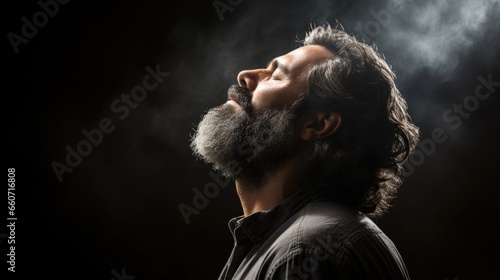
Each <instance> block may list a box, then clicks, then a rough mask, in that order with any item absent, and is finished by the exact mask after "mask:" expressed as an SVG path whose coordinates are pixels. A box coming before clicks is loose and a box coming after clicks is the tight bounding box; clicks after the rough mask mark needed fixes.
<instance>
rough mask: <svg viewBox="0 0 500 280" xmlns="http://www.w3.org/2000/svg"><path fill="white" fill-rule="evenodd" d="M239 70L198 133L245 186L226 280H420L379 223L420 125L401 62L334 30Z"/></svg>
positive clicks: (318, 30) (315, 31)
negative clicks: (400, 77)
mask: <svg viewBox="0 0 500 280" xmlns="http://www.w3.org/2000/svg"><path fill="white" fill-rule="evenodd" d="M301 43H302V46H301V47H299V48H297V49H295V50H293V51H291V52H289V53H287V54H284V55H282V56H279V57H277V58H275V59H273V60H272V61H271V62H270V63H269V64H268V65H267V67H266V68H263V69H255V70H247V71H242V72H241V73H239V75H238V77H237V79H238V85H234V86H231V87H230V89H229V91H228V101H227V102H226V103H225V104H223V105H221V106H218V107H216V108H213V109H211V110H209V111H208V112H207V114H206V115H205V116H204V117H203V119H202V120H201V122H200V124H199V125H198V127H197V130H196V133H195V134H194V135H193V138H192V142H191V147H192V149H193V151H194V153H195V155H196V156H198V157H199V158H201V159H203V160H205V161H206V162H208V163H210V164H212V165H213V167H214V168H215V169H216V170H219V171H221V172H222V173H223V174H224V175H226V176H228V177H230V178H233V179H234V180H235V184H236V189H237V193H238V195H239V198H240V201H241V205H242V208H243V215H242V216H239V217H235V218H233V219H231V220H230V221H229V227H230V230H231V234H232V235H233V237H234V242H235V243H234V244H235V245H234V248H233V251H232V253H231V256H230V257H229V260H228V262H227V264H226V265H225V267H224V268H223V271H222V272H221V274H220V277H219V279H238V280H242V279H409V276H408V272H407V269H406V267H405V264H404V262H403V260H402V258H401V256H400V255H399V253H398V251H397V249H396V247H395V245H394V244H393V242H392V241H391V240H390V239H389V238H388V237H387V236H386V235H385V234H384V233H383V232H382V231H381V230H380V229H379V228H378V227H377V225H376V224H375V223H374V222H372V221H371V219H370V218H373V217H380V216H381V215H382V214H384V213H385V212H386V211H387V209H388V208H389V206H390V201H391V199H392V198H393V197H394V196H395V194H396V190H397V189H398V187H399V185H400V184H401V180H400V175H401V171H402V163H403V161H404V160H405V159H406V158H407V157H408V154H409V153H411V152H412V150H413V149H414V147H415V145H416V143H417V140H418V134H419V131H418V128H417V127H416V126H415V125H414V124H412V122H411V119H410V117H409V116H408V113H407V104H406V102H405V100H404V99H403V97H402V95H401V94H400V92H399V91H398V89H397V88H396V85H395V81H394V80H395V75H394V73H393V72H392V70H391V68H390V66H389V65H388V64H387V63H386V62H385V61H384V60H383V58H382V57H381V56H379V55H378V54H377V52H376V51H375V50H374V49H372V48H371V47H370V46H368V45H366V44H364V43H361V42H357V41H356V39H355V38H353V37H350V36H349V35H348V34H346V33H345V32H344V31H343V30H339V29H337V28H332V27H331V26H329V25H325V26H318V27H314V28H312V30H310V32H308V33H307V35H306V37H305V39H304V40H303V41H302V42H301Z"/></svg>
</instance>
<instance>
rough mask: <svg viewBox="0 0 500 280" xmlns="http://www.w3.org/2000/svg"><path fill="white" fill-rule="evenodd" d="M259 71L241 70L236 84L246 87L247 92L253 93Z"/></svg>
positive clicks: (258, 78)
mask: <svg viewBox="0 0 500 280" xmlns="http://www.w3.org/2000/svg"><path fill="white" fill-rule="evenodd" d="M260 73H262V71H261V69H254V70H243V71H241V72H240V73H239V74H238V77H237V79H238V84H239V85H240V86H242V87H246V88H247V89H248V90H249V91H254V90H255V88H257V85H258V84H259V81H260V76H261V74H260Z"/></svg>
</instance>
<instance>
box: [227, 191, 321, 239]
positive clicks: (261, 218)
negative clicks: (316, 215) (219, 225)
mask: <svg viewBox="0 0 500 280" xmlns="http://www.w3.org/2000/svg"><path fill="white" fill-rule="evenodd" d="M320 195H321V192H320V191H319V190H318V189H317V188H315V187H313V186H306V187H304V188H303V189H302V190H300V191H298V192H296V193H295V194H293V195H291V196H290V197H288V198H287V199H285V200H283V201H282V202H280V203H279V204H277V205H275V206H274V207H273V208H271V209H269V210H261V211H258V212H255V213H253V214H251V215H249V216H247V217H245V216H237V217H234V218H232V219H231V220H229V223H228V226H229V229H230V231H231V234H232V235H233V238H234V242H235V243H237V244H242V243H247V242H252V243H254V244H257V243H260V242H262V241H263V240H266V239H267V238H268V237H269V235H270V234H271V233H273V232H274V231H275V230H276V229H277V228H278V227H279V226H281V224H283V223H284V222H285V221H286V220H288V219H289V218H290V217H291V216H292V215H294V214H295V213H297V212H298V211H299V210H300V209H302V208H303V207H304V206H305V205H306V204H308V203H309V202H311V201H313V200H314V199H316V198H317V197H319V196H320Z"/></svg>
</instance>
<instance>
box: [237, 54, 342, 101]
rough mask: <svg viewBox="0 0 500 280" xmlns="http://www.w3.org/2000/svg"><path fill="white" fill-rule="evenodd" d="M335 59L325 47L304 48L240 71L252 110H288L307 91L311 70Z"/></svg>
mask: <svg viewBox="0 0 500 280" xmlns="http://www.w3.org/2000/svg"><path fill="white" fill-rule="evenodd" d="M334 57H335V56H334V55H333V54H332V53H331V52H330V51H328V50H327V49H326V48H324V47H322V46H318V45H310V46H304V47H301V48H298V49H295V50H293V51H291V52H289V53H287V54H285V55H282V56H279V57H277V58H275V59H273V60H271V61H270V62H269V64H268V66H267V67H266V68H262V69H253V70H244V71H241V72H240V73H239V75H238V84H239V85H240V86H242V87H245V88H247V89H248V91H250V93H251V107H252V109H253V110H256V111H259V110H265V109H270V108H276V109H279V108H286V107H289V106H291V105H292V104H293V103H294V102H295V101H296V100H297V99H299V97H300V95H301V94H303V93H304V92H305V91H306V90H307V77H308V74H309V70H311V68H312V67H313V66H315V65H318V64H320V63H322V62H324V61H325V60H327V59H333V58H334ZM230 103H232V102H230ZM232 104H233V105H236V104H234V103H232Z"/></svg>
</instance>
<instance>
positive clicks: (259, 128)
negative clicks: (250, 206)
mask: <svg viewBox="0 0 500 280" xmlns="http://www.w3.org/2000/svg"><path fill="white" fill-rule="evenodd" d="M294 136H295V129H294V113H293V112H292V111H290V110H287V109H268V110H265V111H262V112H256V111H254V112H250V113H249V112H247V111H246V110H236V111H234V110H233V108H231V105H230V104H224V105H221V106H218V107H216V108H213V109H211V110H209V111H208V112H207V114H206V115H204V116H203V118H202V120H201V122H200V123H199V125H198V127H197V129H196V131H195V134H194V135H193V137H192V138H191V145H190V146H191V149H192V150H193V152H194V155H195V156H196V157H197V158H199V159H202V160H204V161H205V162H207V163H210V164H212V166H213V168H214V169H215V170H218V171H220V172H221V173H222V174H223V175H224V176H227V177H229V178H231V179H236V178H237V179H239V180H242V181H244V182H245V184H246V185H249V186H253V188H254V189H258V187H259V186H261V185H262V184H263V183H265V182H266V180H267V178H268V176H269V175H271V174H273V172H275V171H276V170H277V169H278V168H279V167H281V166H282V165H283V164H284V162H285V161H286V160H287V159H288V158H289V156H290V155H291V151H292V144H293V143H292V142H293V139H294Z"/></svg>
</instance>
